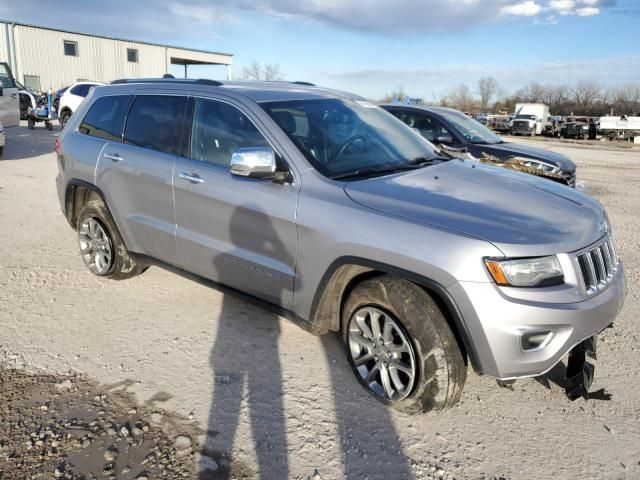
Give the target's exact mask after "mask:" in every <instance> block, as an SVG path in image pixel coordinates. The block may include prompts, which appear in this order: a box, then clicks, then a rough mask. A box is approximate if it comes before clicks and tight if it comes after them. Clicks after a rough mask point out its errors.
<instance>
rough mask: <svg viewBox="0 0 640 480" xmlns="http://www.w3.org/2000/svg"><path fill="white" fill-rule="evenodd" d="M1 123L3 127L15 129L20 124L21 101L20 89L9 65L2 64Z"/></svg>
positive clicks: (0, 71) (0, 80) (0, 67)
mask: <svg viewBox="0 0 640 480" xmlns="http://www.w3.org/2000/svg"><path fill="white" fill-rule="evenodd" d="M0 87H2V95H1V96H0V122H1V123H2V126H3V127H5V128H6V127H15V126H17V125H18V124H19V123H20V99H19V97H18V87H17V85H16V83H15V81H14V79H13V75H12V73H11V69H10V68H9V65H7V64H6V63H4V62H0Z"/></svg>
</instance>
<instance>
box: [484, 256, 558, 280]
mask: <svg viewBox="0 0 640 480" xmlns="http://www.w3.org/2000/svg"><path fill="white" fill-rule="evenodd" d="M484 263H485V265H486V266H487V270H489V273H490V274H491V277H492V278H493V280H494V281H495V282H496V283H497V284H498V285H504V286H511V287H546V286H549V285H559V284H561V283H563V282H564V274H563V273H562V268H561V267H560V263H559V262H558V259H557V258H556V257H555V255H554V256H551V257H541V258H523V259H518V260H492V259H485V261H484Z"/></svg>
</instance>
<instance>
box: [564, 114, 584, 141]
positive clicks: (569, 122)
mask: <svg viewBox="0 0 640 480" xmlns="http://www.w3.org/2000/svg"><path fill="white" fill-rule="evenodd" d="M588 136H589V119H588V118H587V117H567V118H566V120H565V121H564V123H563V124H562V127H561V128H560V137H561V138H576V139H580V140H584V139H586V138H587V137H588Z"/></svg>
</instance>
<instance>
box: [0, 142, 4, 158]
mask: <svg viewBox="0 0 640 480" xmlns="http://www.w3.org/2000/svg"><path fill="white" fill-rule="evenodd" d="M3 153H4V145H3V146H1V147H0V158H2V154H3Z"/></svg>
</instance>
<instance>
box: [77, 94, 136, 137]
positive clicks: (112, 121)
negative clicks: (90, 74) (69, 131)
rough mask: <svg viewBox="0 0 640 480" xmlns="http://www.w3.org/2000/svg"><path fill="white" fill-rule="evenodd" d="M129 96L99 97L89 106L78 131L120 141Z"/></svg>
mask: <svg viewBox="0 0 640 480" xmlns="http://www.w3.org/2000/svg"><path fill="white" fill-rule="evenodd" d="M129 98H130V97H129V96H128V95H114V96H108V97H100V98H98V99H97V100H96V101H95V102H93V105H91V107H90V108H89V111H88V112H87V114H86V115H85V117H84V119H83V120H82V123H81V124H80V127H79V128H78V131H79V132H80V133H83V134H85V135H90V136H92V137H98V138H104V139H105V140H110V141H117V142H119V141H120V137H121V135H122V127H123V125H124V116H125V115H126V113H127V105H128V104H129Z"/></svg>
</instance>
